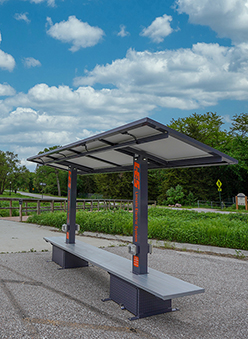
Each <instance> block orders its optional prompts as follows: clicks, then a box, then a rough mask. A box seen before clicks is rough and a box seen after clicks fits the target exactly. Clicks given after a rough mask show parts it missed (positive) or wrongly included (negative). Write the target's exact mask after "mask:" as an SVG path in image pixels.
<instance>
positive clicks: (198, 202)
mask: <svg viewBox="0 0 248 339" xmlns="http://www.w3.org/2000/svg"><path fill="white" fill-rule="evenodd" d="M197 204H198V208H199V207H200V201H199V200H197Z"/></svg>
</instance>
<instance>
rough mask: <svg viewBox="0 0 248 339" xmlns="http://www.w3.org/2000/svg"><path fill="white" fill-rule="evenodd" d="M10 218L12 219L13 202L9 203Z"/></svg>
mask: <svg viewBox="0 0 248 339" xmlns="http://www.w3.org/2000/svg"><path fill="white" fill-rule="evenodd" d="M9 216H10V217H12V200H10V201H9Z"/></svg>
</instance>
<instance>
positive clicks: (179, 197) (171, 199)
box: [166, 185, 184, 205]
mask: <svg viewBox="0 0 248 339" xmlns="http://www.w3.org/2000/svg"><path fill="white" fill-rule="evenodd" d="M166 196H167V204H168V205H170V204H171V205H175V204H176V203H179V204H182V203H183V198H184V193H183V188H182V186H180V185H177V186H176V187H175V188H174V187H171V188H170V189H168V191H167V192H166Z"/></svg>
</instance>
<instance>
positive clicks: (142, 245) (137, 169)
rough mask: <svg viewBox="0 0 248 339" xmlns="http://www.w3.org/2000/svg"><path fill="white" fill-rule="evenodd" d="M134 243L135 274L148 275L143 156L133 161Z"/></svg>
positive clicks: (146, 190) (145, 190)
mask: <svg viewBox="0 0 248 339" xmlns="http://www.w3.org/2000/svg"><path fill="white" fill-rule="evenodd" d="M133 204H134V209H133V243H134V244H135V245H136V254H135V255H133V269H132V271H133V273H135V274H146V273H147V255H148V242H147V233H148V206H147V204H148V170H147V159H146V158H145V157H143V156H141V155H139V156H135V157H134V161H133Z"/></svg>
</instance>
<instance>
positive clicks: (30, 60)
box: [22, 57, 41, 68]
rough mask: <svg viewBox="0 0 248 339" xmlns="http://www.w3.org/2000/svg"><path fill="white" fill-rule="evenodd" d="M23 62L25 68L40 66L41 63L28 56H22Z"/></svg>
mask: <svg viewBox="0 0 248 339" xmlns="http://www.w3.org/2000/svg"><path fill="white" fill-rule="evenodd" d="M22 62H23V64H24V66H25V67H27V68H31V67H40V66H41V63H40V61H39V60H36V59H34V58H32V57H29V58H24V59H23V60H22Z"/></svg>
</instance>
